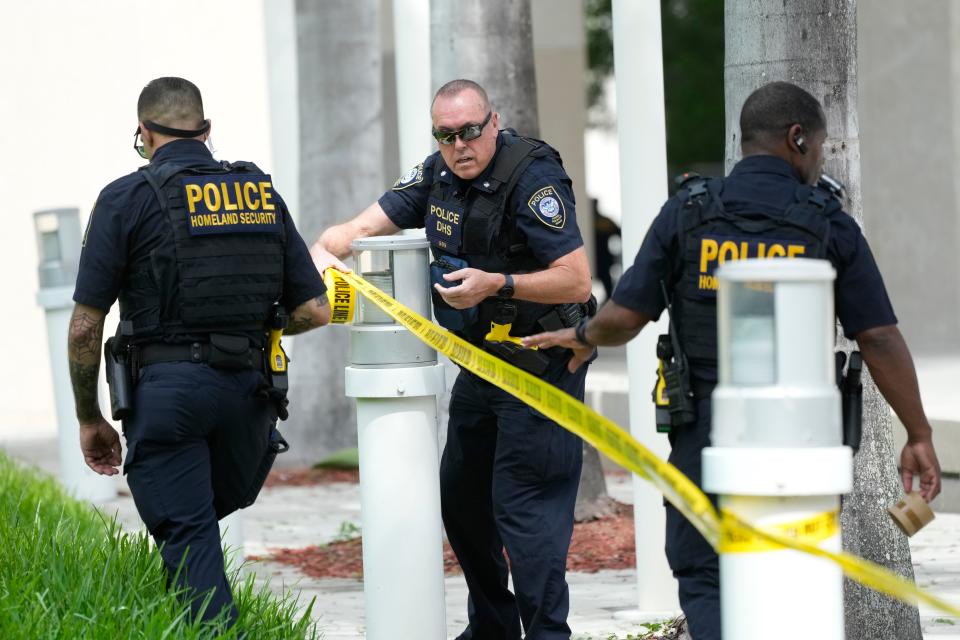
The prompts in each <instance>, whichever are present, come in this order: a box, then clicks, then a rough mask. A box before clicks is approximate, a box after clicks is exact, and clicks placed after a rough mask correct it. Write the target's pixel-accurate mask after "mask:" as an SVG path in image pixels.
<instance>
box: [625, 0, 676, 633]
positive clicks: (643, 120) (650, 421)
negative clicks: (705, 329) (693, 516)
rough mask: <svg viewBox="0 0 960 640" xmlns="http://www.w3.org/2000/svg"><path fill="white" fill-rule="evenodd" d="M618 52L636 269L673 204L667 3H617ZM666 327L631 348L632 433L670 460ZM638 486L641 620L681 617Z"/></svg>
mask: <svg viewBox="0 0 960 640" xmlns="http://www.w3.org/2000/svg"><path fill="white" fill-rule="evenodd" d="M613 53H614V66H615V68H616V76H615V77H616V93H617V119H618V132H619V139H620V184H621V185H622V188H621V199H622V202H623V215H622V227H621V228H622V230H623V262H624V264H623V266H624V269H626V268H627V267H629V266H630V265H631V264H632V263H633V258H634V256H636V253H637V250H638V249H639V248H640V242H641V241H642V239H643V236H644V235H645V234H646V232H647V228H648V227H649V226H650V223H651V222H652V221H653V219H654V217H656V215H657V212H659V210H660V207H661V206H662V205H663V202H664V201H665V200H666V198H667V136H666V124H665V122H666V121H665V115H664V102H663V100H664V98H663V51H662V45H661V38H660V3H658V2H635V1H634V0H614V2H613ZM666 327H667V324H666V314H664V315H663V317H662V318H661V320H660V321H659V322H657V323H656V324H654V325H652V326H648V327H647V328H645V329H644V330H643V331H641V332H640V335H639V336H637V337H636V338H634V339H633V340H632V341H631V342H630V343H629V344H628V345H627V371H628V374H629V377H630V394H629V397H630V431H631V433H632V435H633V437H634V438H636V439H637V440H639V441H640V442H641V443H643V445H644V446H646V447H648V448H649V449H650V450H652V451H653V452H654V453H656V454H657V455H659V456H662V457H664V458H665V457H666V456H667V454H668V453H669V443H668V441H667V438H666V436H665V435H663V434H658V433H657V430H656V426H655V424H654V408H653V404H652V402H651V400H650V391H651V390H652V389H653V385H654V383H655V377H654V372H655V371H656V367H657V360H656V341H657V335H658V334H660V333H664V332H666ZM633 486H634V526H635V529H636V544H637V587H638V590H639V593H638V596H639V598H638V601H637V602H638V606H639V610H640V613H639V618H640V619H653V618H662V617H664V616H667V615H672V614H674V613H676V612H677V611H678V610H679V604H678V601H677V585H676V581H675V580H674V579H673V576H672V574H671V573H670V569H669V567H668V566H667V561H666V557H665V556H664V552H663V548H664V526H665V524H664V522H665V516H664V510H663V506H662V504H663V501H662V498H661V496H660V494H659V492H657V491H656V490H655V489H654V488H653V487H652V486H651V485H650V484H648V483H647V482H645V481H643V480H641V479H640V478H639V477H637V476H634V479H633Z"/></svg>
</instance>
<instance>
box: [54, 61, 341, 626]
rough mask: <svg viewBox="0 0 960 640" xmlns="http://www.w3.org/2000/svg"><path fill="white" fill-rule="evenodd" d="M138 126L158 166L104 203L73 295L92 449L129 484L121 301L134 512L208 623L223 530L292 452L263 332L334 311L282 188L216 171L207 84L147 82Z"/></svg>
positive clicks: (83, 431) (75, 370) (98, 467)
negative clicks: (112, 331)
mask: <svg viewBox="0 0 960 640" xmlns="http://www.w3.org/2000/svg"><path fill="white" fill-rule="evenodd" d="M137 118H138V120H139V124H138V127H137V131H136V134H135V138H134V147H135V149H137V151H138V152H139V153H140V155H141V156H142V157H144V158H149V159H150V163H149V164H148V165H147V166H144V167H142V168H141V169H140V170H139V171H136V172H134V173H131V174H129V175H127V176H124V177H122V178H120V179H119V180H116V181H114V182H112V183H111V184H109V185H107V187H106V188H104V189H103V191H102V192H101V193H100V196H99V198H98V199H97V204H96V206H95V207H94V210H93V213H92V214H91V217H90V222H89V225H88V227H87V232H86V235H85V238H84V247H83V251H82V253H81V257H80V273H79V275H78V277H77V284H76V290H75V292H74V296H73V298H74V300H75V302H76V307H75V309H74V312H73V316H72V319H71V323H70V332H69V338H68V341H69V359H70V375H71V379H72V382H73V391H74V397H75V400H76V410H77V418H78V420H79V422H80V444H81V449H82V451H83V455H84V458H85V460H86V462H87V464H88V465H89V466H90V467H91V468H92V469H93V470H94V471H96V472H98V473H101V474H104V475H113V474H115V473H117V466H118V465H119V464H120V461H121V455H120V454H121V446H120V440H119V438H118V436H117V433H116V431H114V430H113V428H112V427H111V426H110V424H109V423H108V422H107V421H106V420H105V419H104V417H103V415H102V414H101V412H100V407H99V405H98V402H97V373H98V370H99V368H100V349H101V338H102V335H103V328H104V316H105V315H106V314H107V312H108V310H109V309H110V307H111V306H112V305H113V303H114V301H116V300H117V299H118V298H119V300H120V319H121V327H122V329H121V330H120V331H119V332H118V333H120V334H122V335H121V337H122V338H123V340H124V343H125V344H129V345H131V346H130V348H129V349H125V355H126V356H127V358H128V360H129V366H130V375H131V380H132V381H136V391H135V394H134V396H133V400H134V403H133V404H134V406H133V412H132V415H131V416H130V417H129V418H127V419H125V420H124V421H123V430H124V435H125V436H126V440H127V456H126V460H125V462H124V473H126V474H127V478H128V481H129V485H130V491H131V493H132V495H133V499H134V502H135V503H136V506H137V511H138V512H139V513H140V517H141V518H142V519H143V521H144V523H145V524H146V525H147V528H148V529H149V530H150V533H151V534H152V535H153V537H154V539H155V540H156V542H157V545H158V546H159V547H161V554H162V556H163V560H164V564H165V566H166V569H167V571H168V576H169V578H170V579H172V578H173V576H174V575H177V576H178V584H177V586H178V587H180V588H184V587H186V588H187V591H186V592H187V593H188V594H190V595H191V597H190V603H191V607H192V609H193V612H194V614H198V613H199V611H200V608H201V607H202V604H203V602H204V599H205V598H206V597H207V596H209V597H210V600H209V604H208V605H207V607H206V609H205V610H204V611H203V614H202V617H203V618H204V619H210V618H213V617H215V616H216V615H218V614H220V613H221V611H222V610H224V609H226V610H227V611H226V615H227V618H228V620H230V621H233V620H235V619H236V615H237V611H236V608H235V606H234V604H233V598H232V595H231V592H230V586H229V585H228V583H227V578H226V575H225V574H224V563H223V553H222V551H221V548H220V534H219V531H218V526H217V520H218V519H219V518H222V517H224V516H225V515H227V514H228V513H230V512H232V511H234V510H235V509H237V508H242V507H245V506H248V505H249V504H251V503H252V502H253V500H254V499H255V498H256V495H257V493H258V491H259V489H260V486H261V485H262V483H263V480H264V478H265V475H266V473H267V471H269V468H270V464H271V463H272V461H273V458H274V456H275V455H276V452H277V451H278V450H280V449H281V444H285V443H281V440H282V439H281V438H280V437H279V434H277V433H276V430H275V425H276V420H277V416H278V412H279V413H281V414H282V415H284V416H285V415H286V413H285V408H284V404H285V399H284V398H283V397H282V395H283V394H282V389H279V388H278V387H279V384H278V383H277V382H271V381H270V380H269V378H268V375H267V374H266V373H265V366H266V359H265V358H264V351H263V349H264V343H265V331H266V330H267V329H269V328H271V327H273V326H275V325H270V326H268V323H269V322H270V321H271V318H274V322H276V316H277V312H276V309H275V307H274V305H275V303H278V302H279V303H280V304H281V305H282V306H283V307H285V308H286V309H290V310H292V311H291V312H290V316H289V325H288V326H287V328H286V333H287V334H293V333H300V332H303V331H306V330H308V329H311V328H313V327H317V326H320V325H323V324H325V323H326V322H327V321H328V319H329V306H328V305H327V302H326V297H325V288H324V285H323V281H322V280H321V278H320V275H319V273H318V272H317V270H316V268H315V267H314V266H313V261H312V260H311V259H310V254H309V252H308V250H307V247H306V244H305V243H304V241H303V239H302V238H301V237H300V236H299V234H298V233H297V230H296V229H295V228H294V225H293V221H292V220H291V218H290V215H289V213H288V211H287V209H286V206H285V205H284V203H283V200H281V199H280V196H279V194H278V193H277V192H276V191H275V190H274V188H273V184H272V183H271V180H270V176H268V175H265V174H264V173H263V172H261V171H260V170H259V169H258V168H257V167H256V166H254V165H253V164H250V163H245V162H238V163H233V164H229V163H221V162H217V161H216V160H214V159H213V156H212V155H211V153H210V151H209V150H208V148H207V146H206V145H205V144H204V143H205V141H206V140H207V138H208V136H209V135H210V121H209V120H206V119H204V115H203V103H202V101H201V97H200V91H199V90H198V89H197V87H196V86H194V85H193V84H192V83H190V82H188V81H187V80H184V79H182V78H157V79H156V80H153V81H151V82H150V83H149V84H148V85H147V86H146V87H145V88H144V89H143V91H142V92H141V93H140V99H139V101H138V103H137ZM280 323H281V324H282V321H281V322H280ZM283 364H284V365H285V363H283ZM181 561H182V563H183V564H182V568H181ZM178 569H179V571H180V573H179V574H177V571H178ZM211 592H212V593H211Z"/></svg>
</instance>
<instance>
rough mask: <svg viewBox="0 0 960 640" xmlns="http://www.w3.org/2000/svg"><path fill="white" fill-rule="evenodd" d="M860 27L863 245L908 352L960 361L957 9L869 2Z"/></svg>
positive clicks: (930, 2)
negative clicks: (957, 355)
mask: <svg viewBox="0 0 960 640" xmlns="http://www.w3.org/2000/svg"><path fill="white" fill-rule="evenodd" d="M857 22H858V30H857V35H858V42H859V45H858V61H859V66H860V69H859V82H860V100H859V109H858V110H859V112H860V128H861V136H860V139H861V168H862V171H863V213H864V219H865V220H867V225H866V227H867V229H866V230H867V238H868V240H869V241H870V246H871V248H872V249H873V252H874V255H875V256H876V259H877V262H878V263H879V265H880V269H881V271H882V272H883V277H884V282H885V283H886V285H887V289H888V291H889V293H890V297H891V299H892V300H893V304H894V309H895V310H896V313H897V317H898V318H899V320H900V328H901V330H902V331H903V333H904V335H905V336H906V338H907V342H908V343H909V344H910V347H911V348H912V349H914V350H915V351H916V350H920V351H933V352H937V353H942V352H943V351H944V350H954V351H956V350H958V349H960V337H958V336H960V255H958V253H957V252H956V250H955V248H956V246H957V243H958V241H960V216H958V201H960V193H958V190H960V185H958V183H957V181H956V170H957V167H958V164H960V84H958V83H960V33H958V32H957V27H958V25H960V5H958V4H957V3H953V2H937V1H936V0H916V1H914V2H910V3H903V2H898V1H897V0H872V1H871V2H861V3H859V4H858V7H857ZM891 43H903V46H891ZM918 285H922V286H918Z"/></svg>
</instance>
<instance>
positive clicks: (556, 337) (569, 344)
mask: <svg viewBox="0 0 960 640" xmlns="http://www.w3.org/2000/svg"><path fill="white" fill-rule="evenodd" d="M521 340H522V341H523V346H525V347H526V348H528V349H530V348H532V347H539V348H541V349H549V348H550V347H564V348H566V349H573V357H572V358H570V362H568V363H567V370H569V371H570V373H573V372H575V371H576V370H577V369H579V368H580V367H581V366H582V365H583V363H584V362H589V360H590V358H592V357H593V352H594V351H596V348H595V347H585V346H584V345H582V344H580V342H578V341H577V338H576V334H575V332H574V330H573V329H572V328H571V329H560V330H559V331H547V332H546V333H538V334H535V335H532V336H527V337H526V338H521Z"/></svg>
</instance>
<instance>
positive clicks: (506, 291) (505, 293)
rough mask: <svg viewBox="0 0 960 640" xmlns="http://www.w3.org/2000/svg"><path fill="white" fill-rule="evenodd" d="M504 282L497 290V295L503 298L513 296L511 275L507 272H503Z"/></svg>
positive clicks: (507, 298)
mask: <svg viewBox="0 0 960 640" xmlns="http://www.w3.org/2000/svg"><path fill="white" fill-rule="evenodd" d="M503 277H504V283H503V286H502V287H500V290H499V291H497V297H498V298H501V299H503V300H509V299H510V298H512V297H513V276H512V275H510V274H509V273H505V274H503Z"/></svg>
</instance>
